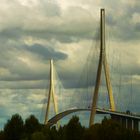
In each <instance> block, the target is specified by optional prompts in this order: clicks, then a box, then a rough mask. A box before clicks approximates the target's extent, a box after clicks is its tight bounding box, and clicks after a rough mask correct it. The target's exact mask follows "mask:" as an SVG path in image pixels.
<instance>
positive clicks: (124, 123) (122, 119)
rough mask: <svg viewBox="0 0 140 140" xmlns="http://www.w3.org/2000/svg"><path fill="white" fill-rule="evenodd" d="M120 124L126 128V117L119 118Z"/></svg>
mask: <svg viewBox="0 0 140 140" xmlns="http://www.w3.org/2000/svg"><path fill="white" fill-rule="evenodd" d="M121 125H122V127H123V128H126V118H123V117H122V118H121Z"/></svg>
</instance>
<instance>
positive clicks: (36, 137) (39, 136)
mask: <svg viewBox="0 0 140 140" xmlns="http://www.w3.org/2000/svg"><path fill="white" fill-rule="evenodd" d="M31 140H46V138H45V136H44V134H43V133H42V132H35V133H33V134H32V135H31Z"/></svg>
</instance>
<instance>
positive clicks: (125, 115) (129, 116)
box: [48, 108, 140, 126]
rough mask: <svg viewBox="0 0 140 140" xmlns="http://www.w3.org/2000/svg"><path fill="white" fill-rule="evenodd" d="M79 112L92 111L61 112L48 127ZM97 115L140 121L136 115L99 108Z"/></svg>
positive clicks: (74, 109) (72, 110) (51, 120)
mask: <svg viewBox="0 0 140 140" xmlns="http://www.w3.org/2000/svg"><path fill="white" fill-rule="evenodd" d="M79 111H91V109H90V108H88V109H76V108H73V109H69V110H66V111H64V112H61V113H59V114H57V115H55V116H54V117H52V118H51V119H50V120H48V125H49V126H52V125H54V124H56V123H57V121H59V120H60V119H62V118H63V117H65V116H67V115H69V114H71V113H74V112H79ZM96 113H97V114H110V115H111V116H116V117H121V118H126V119H132V120H137V121H140V116H138V115H134V114H131V113H130V114H127V113H124V112H117V111H110V110H106V109H99V108H97V109H96Z"/></svg>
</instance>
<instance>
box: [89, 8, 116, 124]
mask: <svg viewBox="0 0 140 140" xmlns="http://www.w3.org/2000/svg"><path fill="white" fill-rule="evenodd" d="M100 18H101V21H100V57H99V64H98V69H97V75H96V83H95V88H94V95H93V100H92V106H91V114H90V120H89V126H91V125H92V124H93V122H94V117H95V114H96V107H97V101H98V92H99V87H100V82H101V72H102V65H103V68H104V72H105V78H106V86H107V90H108V96H109V103H110V109H111V111H115V102H114V98H113V91H112V86H111V81H110V74H109V73H110V72H109V66H108V64H107V58H106V51H105V10H104V9H101V12H100Z"/></svg>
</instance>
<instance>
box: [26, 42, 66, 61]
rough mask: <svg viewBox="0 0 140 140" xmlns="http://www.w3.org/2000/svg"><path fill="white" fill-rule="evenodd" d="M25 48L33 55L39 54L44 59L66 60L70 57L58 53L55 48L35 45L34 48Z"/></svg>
mask: <svg viewBox="0 0 140 140" xmlns="http://www.w3.org/2000/svg"><path fill="white" fill-rule="evenodd" d="M25 48H26V49H27V50H28V51H30V52H31V53H35V54H38V55H39V56H40V57H42V58H43V59H47V60H49V59H54V60H61V59H66V58H67V57H68V56H67V55H66V54H64V53H61V52H57V51H55V50H54V49H53V47H45V46H42V45H40V44H34V45H33V46H29V47H26V46H25Z"/></svg>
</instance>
